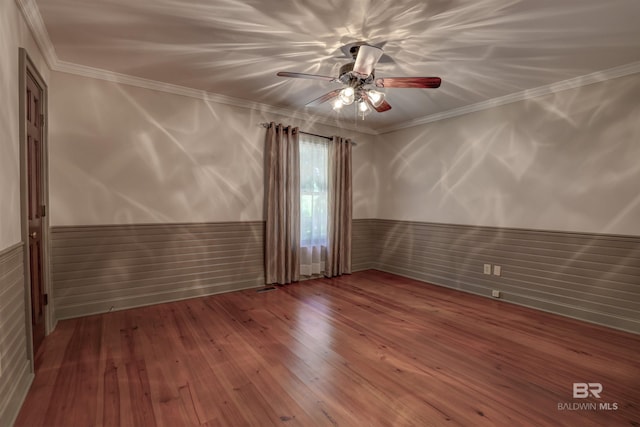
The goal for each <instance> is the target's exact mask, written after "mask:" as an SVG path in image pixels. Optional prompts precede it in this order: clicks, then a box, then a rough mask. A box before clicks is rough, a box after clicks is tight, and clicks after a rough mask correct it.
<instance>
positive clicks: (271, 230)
mask: <svg viewBox="0 0 640 427" xmlns="http://www.w3.org/2000/svg"><path fill="white" fill-rule="evenodd" d="M298 136H299V134H298V128H292V127H291V126H287V127H285V126H283V125H282V124H278V125H276V124H275V123H273V122H272V123H270V124H269V127H268V128H267V137H266V141H265V198H264V203H265V218H266V230H265V276H266V283H267V284H272V283H279V284H286V283H291V282H296V281H298V280H299V279H300V160H299V155H300V152H299V147H298V145H299V140H298Z"/></svg>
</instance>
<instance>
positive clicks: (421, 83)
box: [376, 77, 442, 89]
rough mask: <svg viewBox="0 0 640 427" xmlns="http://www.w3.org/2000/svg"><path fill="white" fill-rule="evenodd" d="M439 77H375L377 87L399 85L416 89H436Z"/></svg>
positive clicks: (438, 85) (440, 81) (438, 84)
mask: <svg viewBox="0 0 640 427" xmlns="http://www.w3.org/2000/svg"><path fill="white" fill-rule="evenodd" d="M441 83H442V80H441V79H440V77H385V78H384V79H376V86H378V87H399V88H417V89H436V88H438V87H440V84H441Z"/></svg>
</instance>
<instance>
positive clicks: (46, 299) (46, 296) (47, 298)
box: [44, 294, 49, 305]
mask: <svg viewBox="0 0 640 427" xmlns="http://www.w3.org/2000/svg"><path fill="white" fill-rule="evenodd" d="M44 305H49V294H44Z"/></svg>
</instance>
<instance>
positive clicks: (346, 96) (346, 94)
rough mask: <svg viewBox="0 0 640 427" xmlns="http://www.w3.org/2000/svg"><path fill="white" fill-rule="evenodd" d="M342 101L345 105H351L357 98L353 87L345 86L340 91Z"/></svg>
mask: <svg viewBox="0 0 640 427" xmlns="http://www.w3.org/2000/svg"><path fill="white" fill-rule="evenodd" d="M339 98H340V101H342V103H343V104H344V105H351V104H353V101H354V99H355V92H354V90H353V88H352V87H345V88H344V89H342V90H341V91H340V95H339Z"/></svg>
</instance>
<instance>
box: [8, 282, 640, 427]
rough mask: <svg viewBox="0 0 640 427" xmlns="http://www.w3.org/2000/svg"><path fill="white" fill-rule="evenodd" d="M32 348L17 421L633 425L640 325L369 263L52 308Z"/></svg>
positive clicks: (171, 425)
mask: <svg viewBox="0 0 640 427" xmlns="http://www.w3.org/2000/svg"><path fill="white" fill-rule="evenodd" d="M37 359H38V360H37V364H38V370H37V373H36V378H35V381H34V383H33V385H32V387H31V390H30V392H29V395H28V396H27V399H26V401H25V404H24V406H23V408H22V411H21V413H20V415H19V417H18V420H17V422H16V426H29V427H35V426H65V427H66V426H69V427H72V426H118V425H120V426H135V427H144V426H168V427H175V426H276V425H277V426H414V425H415V426H474V427H475V426H640V336H637V335H633V334H627V333H624V332H620V331H615V330H611V329H607V328H604V327H599V326H596V325H591V324H586V323H582V322H579V321H575V320H572V319H567V318H562V317H559V316H555V315H551V314H547V313H543V312H539V311H535V310H531V309H527V308H524V307H519V306H515V305H511V304H507V303H503V302H500V301H495V300H491V299H487V298H482V297H478V296H474V295H470V294H466V293H461V292H457V291H454V290H451V289H445V288H441V287H437V286H431V285H426V284H424V283H421V282H418V281H415V280H411V279H406V278H402V277H399V276H394V275H391V274H387V273H382V272H378V271H372V270H369V271H365V272H359V273H355V274H353V275H350V276H344V277H341V278H337V279H331V280H327V279H318V280H312V281H306V282H302V283H299V284H295V285H290V286H285V287H280V288H278V289H277V290H275V291H270V292H265V293H256V292H255V291H241V292H236V293H230V294H224V295H215V296H210V297H203V298H198V299H191V300H185V301H179V302H175V303H169V304H162V305H156V306H150V307H143V308H137V309H132V310H126V311H120V312H114V313H108V314H103V315H96V316H90V317H85V318H79V319H71V320H65V321H61V322H60V323H59V324H58V326H57V329H56V331H55V332H54V333H53V334H51V335H50V336H49V337H47V338H46V339H45V341H44V344H43V346H42V348H41V351H40V352H39V354H38V355H37ZM574 382H584V383H596V382H597V383H601V384H602V386H603V390H602V392H601V394H600V399H596V398H594V397H590V398H587V399H574V398H573V397H572V384H573V383H574ZM592 404H595V405H596V406H595V407H596V409H593V407H592V406H591V405H592ZM601 404H606V405H604V406H603V407H602V408H601V407H600V405H601ZM614 404H615V405H614ZM559 405H561V409H559ZM562 405H565V406H562ZM576 405H582V406H576ZM614 406H616V407H617V410H613V409H611V410H605V409H604V407H607V408H613V407H614Z"/></svg>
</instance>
